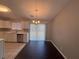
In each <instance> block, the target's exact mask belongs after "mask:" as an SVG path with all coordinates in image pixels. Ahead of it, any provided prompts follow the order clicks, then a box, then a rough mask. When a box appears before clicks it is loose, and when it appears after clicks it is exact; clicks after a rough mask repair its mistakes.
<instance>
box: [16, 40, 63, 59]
mask: <svg viewBox="0 0 79 59" xmlns="http://www.w3.org/2000/svg"><path fill="white" fill-rule="evenodd" d="M15 59H64V58H63V57H62V55H61V54H60V53H59V52H58V51H57V49H56V48H55V47H54V46H53V45H52V43H51V42H42V41H39V42H38V41H36V42H30V43H29V44H28V45H26V46H25V47H24V48H23V49H22V51H21V52H20V53H19V54H18V55H17V56H16V58H15Z"/></svg>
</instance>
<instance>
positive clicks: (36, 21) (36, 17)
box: [32, 9, 40, 24]
mask: <svg viewBox="0 0 79 59" xmlns="http://www.w3.org/2000/svg"><path fill="white" fill-rule="evenodd" d="M35 13H36V15H35V16H34V19H33V20H32V22H33V23H34V24H39V23H40V20H39V19H38V9H36V10H35Z"/></svg>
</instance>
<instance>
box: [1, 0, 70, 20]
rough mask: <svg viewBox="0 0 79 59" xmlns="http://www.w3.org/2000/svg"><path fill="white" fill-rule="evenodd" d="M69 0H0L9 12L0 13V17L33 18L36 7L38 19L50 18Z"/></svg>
mask: <svg viewBox="0 0 79 59" xmlns="http://www.w3.org/2000/svg"><path fill="white" fill-rule="evenodd" d="M68 1H69V0H0V4H3V5H6V6H8V7H9V8H10V9H11V10H12V12H11V13H0V17H4V16H5V17H9V18H11V19H12V20H13V19H16V20H17V19H19V20H20V19H24V20H30V19H33V18H34V17H33V16H35V15H36V12H35V10H36V9H38V13H37V15H38V18H39V19H40V20H51V19H53V17H55V16H56V15H57V13H58V12H60V10H61V9H63V7H64V6H65V5H66V4H67V3H68Z"/></svg>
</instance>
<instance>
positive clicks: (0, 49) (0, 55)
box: [0, 39, 4, 59]
mask: <svg viewBox="0 0 79 59" xmlns="http://www.w3.org/2000/svg"><path fill="white" fill-rule="evenodd" d="M0 59H4V41H3V40H2V39H0Z"/></svg>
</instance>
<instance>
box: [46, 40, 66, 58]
mask: <svg viewBox="0 0 79 59" xmlns="http://www.w3.org/2000/svg"><path fill="white" fill-rule="evenodd" d="M46 41H50V42H51V43H52V44H53V45H54V47H55V48H56V49H57V50H58V51H59V53H60V54H61V55H62V56H63V57H64V59H67V57H66V56H65V55H64V54H63V53H62V52H61V50H60V49H59V48H58V47H57V46H56V44H55V43H54V42H52V41H51V40H46Z"/></svg>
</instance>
